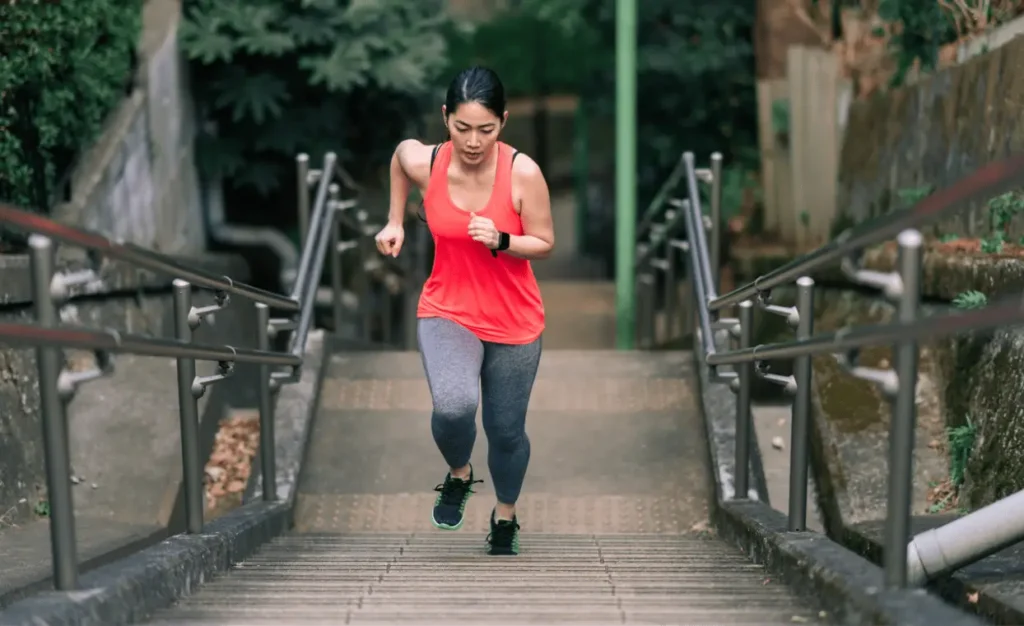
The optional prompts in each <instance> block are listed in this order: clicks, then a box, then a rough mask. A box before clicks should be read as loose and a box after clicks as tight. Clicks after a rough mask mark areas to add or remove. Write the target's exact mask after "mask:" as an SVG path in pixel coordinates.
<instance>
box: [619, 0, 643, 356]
mask: <svg viewBox="0 0 1024 626" xmlns="http://www.w3.org/2000/svg"><path fill="white" fill-rule="evenodd" d="M637 15H638V10H637V0H616V1H615V345H616V347H617V348H618V349H619V350H629V349H630V348H632V347H633V330H634V327H633V324H634V323H635V319H634V318H635V316H636V275H635V274H634V267H635V262H636V259H635V258H634V256H633V254H634V252H635V250H634V246H635V245H636V164H637V158H636V151H637V140H636V121H637V117H636V100H637V93H636V80H637V79H636V68H637V65H636V63H637Z"/></svg>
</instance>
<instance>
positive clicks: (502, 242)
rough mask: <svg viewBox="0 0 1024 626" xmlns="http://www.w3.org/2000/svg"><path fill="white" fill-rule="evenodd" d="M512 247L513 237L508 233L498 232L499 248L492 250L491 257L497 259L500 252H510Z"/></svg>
mask: <svg viewBox="0 0 1024 626" xmlns="http://www.w3.org/2000/svg"><path fill="white" fill-rule="evenodd" d="M510 245H512V236H511V235H509V234H508V233H503V232H501V231H498V247H497V248H495V249H493V250H491V256H493V257H497V256H498V250H508V247H509V246H510Z"/></svg>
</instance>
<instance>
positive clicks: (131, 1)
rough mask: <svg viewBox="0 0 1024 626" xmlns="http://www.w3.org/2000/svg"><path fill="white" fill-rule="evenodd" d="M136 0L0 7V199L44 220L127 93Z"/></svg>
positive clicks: (138, 10) (138, 7)
mask: <svg viewBox="0 0 1024 626" xmlns="http://www.w3.org/2000/svg"><path fill="white" fill-rule="evenodd" d="M141 4H142V3H141V0H88V1H86V0H80V1H73V0H67V1H65V2H56V3H51V2H46V3H34V2H33V3H25V2H20V3H14V4H11V3H0V199H2V200H5V201H8V202H13V203H15V204H19V205H22V206H25V207H29V208H31V209H33V210H37V211H43V212H46V211H48V210H49V209H50V207H51V206H52V205H53V204H54V203H55V202H57V201H60V200H62V199H63V198H62V197H61V193H60V191H59V188H60V186H61V184H62V181H63V179H64V177H65V176H67V174H68V173H69V170H70V168H71V167H72V164H73V162H74V159H75V158H76V157H77V156H78V154H79V153H80V152H81V150H82V149H84V148H86V147H88V146H89V145H90V144H91V143H92V142H93V141H94V140H95V139H96V138H97V136H98V135H99V133H100V131H101V130H102V127H103V122H104V120H105V119H106V117H107V116H108V115H109V114H110V112H111V111H112V110H113V109H114V107H116V106H117V104H118V102H119V101H120V100H121V99H122V98H123V97H124V95H125V93H126V91H128V89H129V87H130V85H131V80H132V70H133V66H134V63H135V56H134V55H135V49H136V46H137V44H138V40H139V29H140V27H141V22H142V15H141Z"/></svg>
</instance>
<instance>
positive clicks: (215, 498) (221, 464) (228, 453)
mask: <svg viewBox="0 0 1024 626" xmlns="http://www.w3.org/2000/svg"><path fill="white" fill-rule="evenodd" d="M259 445H260V420H259V413H257V412H256V411H235V412H234V414H233V415H231V416H230V417H228V418H227V419H225V420H222V421H221V423H220V429H219V430H218V431H217V435H216V437H215V438H214V443H213V451H212V452H211V454H210V460H209V461H208V462H207V464H206V468H205V476H204V482H205V483H206V509H207V514H206V516H207V519H214V518H217V517H220V516H221V515H224V514H225V513H227V512H228V511H231V510H232V509H235V508H237V507H239V506H241V505H242V494H243V492H244V491H245V485H246V483H247V482H248V480H249V476H250V474H251V473H252V460H253V458H254V457H255V455H256V451H257V450H258V449H259Z"/></svg>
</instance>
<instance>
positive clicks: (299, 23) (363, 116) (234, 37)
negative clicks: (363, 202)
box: [181, 0, 447, 197]
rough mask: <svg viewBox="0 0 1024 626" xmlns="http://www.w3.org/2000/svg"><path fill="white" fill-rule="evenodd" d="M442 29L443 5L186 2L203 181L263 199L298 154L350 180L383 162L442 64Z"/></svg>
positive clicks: (413, 119)
mask: <svg viewBox="0 0 1024 626" xmlns="http://www.w3.org/2000/svg"><path fill="white" fill-rule="evenodd" d="M446 23H447V19H446V18H445V17H444V11H443V2H442V0H417V1H415V2H413V1H411V0H377V1H375V2H366V1H357V0H351V1H347V0H192V1H191V2H190V3H189V5H188V7H187V9H186V19H185V21H184V23H183V24H182V29H181V36H182V43H183V46H184V48H185V50H186V52H187V53H188V55H189V57H190V58H191V59H192V60H193V61H194V62H195V67H194V73H193V75H194V78H195V80H194V83H195V91H196V96H197V98H198V99H199V102H200V105H201V108H202V110H203V116H204V118H205V120H206V121H211V122H214V124H213V125H206V128H205V129H204V132H203V133H202V134H201V135H200V137H199V144H198V148H197V150H198V158H199V165H200V168H201V170H202V172H203V173H204V174H205V175H206V176H208V177H210V178H211V179H214V180H217V179H221V178H225V179H228V182H229V183H230V185H229V188H232V189H234V190H235V191H241V192H245V193H246V194H248V193H252V192H257V193H258V194H260V195H261V196H264V197H265V196H268V195H269V194H272V193H273V192H278V191H283V190H281V189H279V187H281V185H282V183H283V182H285V181H288V182H289V184H290V181H291V178H292V177H293V176H294V174H293V172H294V160H293V159H294V157H295V154H296V153H298V152H308V153H309V154H310V155H311V156H312V157H313V158H314V159H316V160H319V158H320V157H321V156H322V154H323V153H324V152H326V151H328V150H333V151H335V152H337V153H338V157H339V159H341V160H344V161H348V162H349V163H347V164H346V167H347V168H348V169H349V170H350V171H351V172H352V173H353V174H354V175H356V177H357V178H359V177H361V176H362V175H364V174H365V173H366V171H367V170H370V169H379V168H380V167H382V166H383V165H386V163H387V159H388V158H389V157H390V156H391V150H393V149H394V146H395V143H397V141H398V140H399V139H400V138H401V136H402V135H403V134H404V133H406V132H407V131H408V130H409V129H408V126H409V124H410V123H418V122H419V121H420V119H421V117H422V113H423V110H424V106H425V104H426V100H425V98H426V96H427V95H428V94H429V93H430V91H431V88H432V87H433V85H434V82H435V80H436V78H437V76H438V74H439V73H440V71H441V70H443V69H444V68H445V66H446V64H447V59H446V55H445V51H446V48H445V40H444V37H443V35H442V29H443V28H444V26H445V24H446ZM317 165H318V164H317ZM361 167H362V168H364V169H362V171H361Z"/></svg>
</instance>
